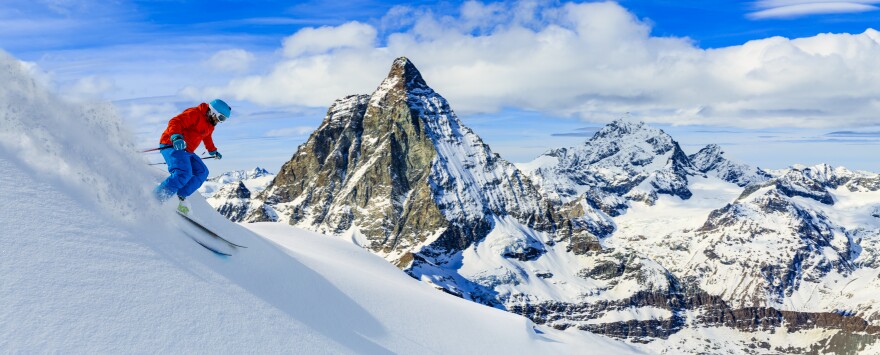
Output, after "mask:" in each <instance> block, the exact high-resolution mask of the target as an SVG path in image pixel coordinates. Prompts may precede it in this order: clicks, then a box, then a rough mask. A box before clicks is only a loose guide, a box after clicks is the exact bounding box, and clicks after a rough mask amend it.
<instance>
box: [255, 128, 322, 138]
mask: <svg viewBox="0 0 880 355" xmlns="http://www.w3.org/2000/svg"><path fill="white" fill-rule="evenodd" d="M314 130H315V127H312V126H296V127H286V128H278V129H273V130H270V131H268V132H266V134H265V135H264V136H266V137H297V136H302V135H307V134H309V133H311V132H312V131H314Z"/></svg>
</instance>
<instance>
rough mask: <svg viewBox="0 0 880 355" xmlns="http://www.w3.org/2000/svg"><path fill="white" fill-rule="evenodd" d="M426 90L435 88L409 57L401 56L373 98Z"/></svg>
mask: <svg viewBox="0 0 880 355" xmlns="http://www.w3.org/2000/svg"><path fill="white" fill-rule="evenodd" d="M425 92H433V90H431V88H430V87H429V86H428V84H427V83H426V82H425V79H424V78H422V73H421V72H419V69H418V68H416V66H415V65H414V64H413V63H412V62H411V61H410V60H409V59H408V58H406V57H400V58H397V59H395V60H394V63H392V64H391V70H389V71H388V76H387V77H385V80H383V81H382V83H381V84H380V85H379V88H378V89H377V90H376V92H375V93H374V94H373V100H377V99H384V98H385V97H386V96H388V95H389V94H397V95H400V94H407V93H425ZM377 104H378V102H377Z"/></svg>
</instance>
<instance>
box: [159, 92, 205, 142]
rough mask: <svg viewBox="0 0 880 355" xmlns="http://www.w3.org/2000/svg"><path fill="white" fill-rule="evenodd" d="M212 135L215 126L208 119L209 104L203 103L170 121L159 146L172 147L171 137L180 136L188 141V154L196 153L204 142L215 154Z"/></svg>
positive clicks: (184, 111)
mask: <svg viewBox="0 0 880 355" xmlns="http://www.w3.org/2000/svg"><path fill="white" fill-rule="evenodd" d="M211 133H214V125H213V124H211V121H210V120H209V119H208V104H206V103H204V102H203V103H201V104H199V105H198V106H196V107H190V108H188V109H186V110H183V112H181V113H180V114H179V115H177V116H174V118H172V119H171V120H170V121H168V128H166V129H165V132H163V133H162V138H161V139H159V144H165V145H171V135H173V134H180V135H183V140H184V141H186V150H187V151H188V152H190V153H195V152H196V148H198V147H199V145H201V144H202V141H204V142H205V148H208V151H209V152H213V151H215V150H217V147H215V146H214V139H213V138H211Z"/></svg>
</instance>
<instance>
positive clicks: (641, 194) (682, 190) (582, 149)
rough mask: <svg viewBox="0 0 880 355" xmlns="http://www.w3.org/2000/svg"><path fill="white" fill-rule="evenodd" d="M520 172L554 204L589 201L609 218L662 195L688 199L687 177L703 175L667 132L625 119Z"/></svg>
mask: <svg viewBox="0 0 880 355" xmlns="http://www.w3.org/2000/svg"><path fill="white" fill-rule="evenodd" d="M520 167H521V168H522V169H523V170H524V172H525V173H526V174H528V175H529V176H530V177H531V178H532V179H533V181H535V182H536V183H537V184H538V185H539V186H540V189H541V191H542V192H543V193H544V194H546V195H547V196H548V197H550V198H551V199H552V200H554V201H557V202H558V203H566V202H570V201H573V200H577V199H580V198H586V201H587V202H589V204H590V205H591V206H593V207H595V208H598V209H600V210H602V211H604V212H605V213H607V214H609V215H611V216H617V215H619V214H621V213H622V211H623V210H625V209H626V208H627V204H628V202H627V201H640V202H644V203H646V204H649V205H650V204H653V203H654V201H656V200H657V197H658V194H667V195H673V196H678V197H680V198H682V199H688V198H690V196H691V191H690V190H689V189H688V186H687V185H688V177H689V176H693V175H698V174H701V173H700V172H699V171H698V170H697V168H696V167H694V166H693V164H692V163H691V161H690V160H689V159H688V157H687V155H686V154H685V153H684V152H683V151H682V150H681V147H680V146H679V144H678V142H676V141H675V140H674V139H672V137H671V136H669V135H668V134H666V132H663V130H660V129H656V128H653V127H650V126H648V125H646V124H645V123H644V122H633V121H630V120H623V119H620V120H616V121H613V122H611V123H609V124H608V125H606V126H605V127H603V128H602V129H600V130H599V131H598V132H596V134H594V135H593V137H592V138H590V139H589V140H587V141H586V142H584V143H583V144H581V145H578V146H574V147H571V148H559V149H554V150H551V151H549V152H547V153H544V154H543V155H541V156H540V157H538V158H537V159H535V160H534V161H532V162H530V163H526V164H521V165H520Z"/></svg>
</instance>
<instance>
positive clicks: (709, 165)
mask: <svg viewBox="0 0 880 355" xmlns="http://www.w3.org/2000/svg"><path fill="white" fill-rule="evenodd" d="M688 158H689V159H690V161H691V163H692V164H693V165H694V167H696V168H697V170H699V171H700V172H702V173H707V174H712V175H714V176H717V177H718V178H720V179H722V180H724V181H727V182H732V183H734V184H737V185H738V186H746V185H748V184H751V183H758V182H762V181H767V180H768V179H770V178H771V177H772V175H771V174H770V173H768V172H766V171H764V170H761V169H760V168H754V167H751V166H749V165H746V164H742V163H737V162H733V161H731V160H729V159H727V158H726V157H724V151H722V150H721V147H719V146H718V145H717V144H710V145H707V146H706V147H705V148H703V149H700V151H699V152H697V153H696V154H692V155H690V156H688Z"/></svg>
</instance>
